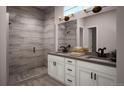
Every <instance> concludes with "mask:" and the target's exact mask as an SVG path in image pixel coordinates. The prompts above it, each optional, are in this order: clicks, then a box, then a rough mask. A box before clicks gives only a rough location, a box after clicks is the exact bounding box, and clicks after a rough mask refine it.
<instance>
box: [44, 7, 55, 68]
mask: <svg viewBox="0 0 124 93" xmlns="http://www.w3.org/2000/svg"><path fill="white" fill-rule="evenodd" d="M44 18H45V20H44V35H43V37H44V40H43V41H44V44H43V45H44V57H43V61H44V65H46V66H47V53H48V52H52V51H55V24H54V7H51V8H49V9H47V10H46V11H45V17H44Z"/></svg>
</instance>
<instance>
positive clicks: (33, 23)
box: [7, 6, 55, 73]
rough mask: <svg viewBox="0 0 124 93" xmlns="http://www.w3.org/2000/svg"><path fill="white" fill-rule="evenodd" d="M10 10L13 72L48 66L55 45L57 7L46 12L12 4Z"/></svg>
mask: <svg viewBox="0 0 124 93" xmlns="http://www.w3.org/2000/svg"><path fill="white" fill-rule="evenodd" d="M7 11H8V13H9V16H10V17H9V21H10V23H11V24H10V25H9V42H8V43H9V55H10V56H9V59H10V60H9V64H10V65H9V71H10V73H19V72H22V71H25V70H29V69H31V68H34V67H37V66H43V65H47V53H48V52H49V51H54V48H55V42H54V41H55V36H54V35H55V33H54V32H55V30H54V7H53V8H50V9H46V10H45V11H43V10H40V9H38V8H35V7H29V6H28V7H26V6H25V7H24V6H13V7H12V6H10V7H7ZM33 47H35V49H36V52H35V53H34V52H33Z"/></svg>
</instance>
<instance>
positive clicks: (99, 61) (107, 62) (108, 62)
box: [48, 52, 116, 67]
mask: <svg viewBox="0 0 124 93" xmlns="http://www.w3.org/2000/svg"><path fill="white" fill-rule="evenodd" d="M48 54H51V55H56V56H61V57H66V58H71V59H75V60H80V61H86V62H90V63H94V64H100V65H105V66H110V67H116V62H112V61H111V60H108V59H99V58H97V59H96V58H88V57H90V56H92V55H84V56H80V57H75V56H71V55H70V54H69V53H58V52H49V53H48Z"/></svg>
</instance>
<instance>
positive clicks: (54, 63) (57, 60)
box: [48, 55, 64, 83]
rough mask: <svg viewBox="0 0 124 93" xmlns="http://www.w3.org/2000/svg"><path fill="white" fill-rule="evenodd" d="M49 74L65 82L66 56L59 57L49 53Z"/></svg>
mask: <svg viewBox="0 0 124 93" xmlns="http://www.w3.org/2000/svg"><path fill="white" fill-rule="evenodd" d="M48 74H49V75H50V76H51V77H53V78H55V79H56V80H59V81H60V82H62V83H63V82H64V58H63V57H58V56H54V55H48Z"/></svg>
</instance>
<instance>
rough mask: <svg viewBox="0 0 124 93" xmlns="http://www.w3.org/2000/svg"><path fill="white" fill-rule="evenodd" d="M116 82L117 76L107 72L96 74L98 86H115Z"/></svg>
mask: <svg viewBox="0 0 124 93" xmlns="http://www.w3.org/2000/svg"><path fill="white" fill-rule="evenodd" d="M115 84H116V80H115V76H110V75H107V74H103V73H101V74H98V73H97V74H96V85H98V86H113V85H115Z"/></svg>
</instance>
